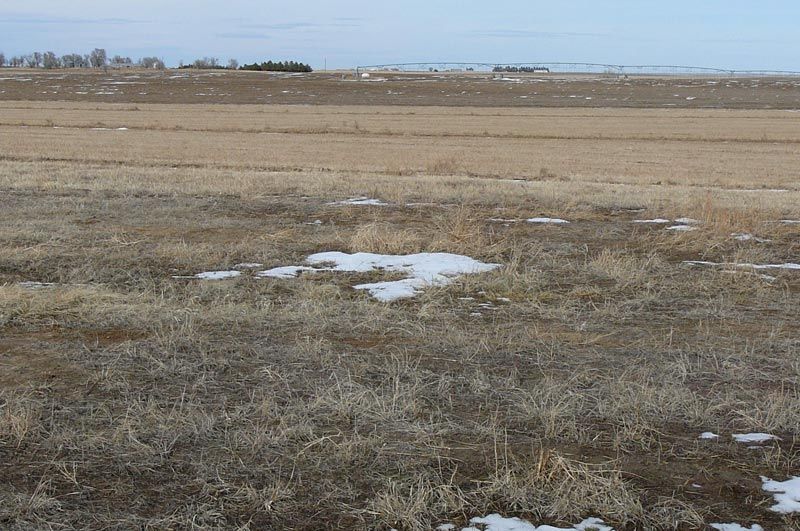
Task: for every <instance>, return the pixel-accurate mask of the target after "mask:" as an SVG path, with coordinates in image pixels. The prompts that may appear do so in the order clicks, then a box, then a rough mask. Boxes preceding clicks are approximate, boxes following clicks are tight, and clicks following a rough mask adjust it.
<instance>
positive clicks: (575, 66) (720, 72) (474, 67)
mask: <svg viewBox="0 0 800 531" xmlns="http://www.w3.org/2000/svg"><path fill="white" fill-rule="evenodd" d="M365 72H498V73H561V74H606V75H620V76H624V75H656V76H681V75H685V76H730V77H733V76H741V77H747V76H753V77H765V76H800V71H791V70H731V69H727V68H707V67H701V66H681V65H613V64H603V63H560V62H539V61H534V62H528V63H452V62H442V63H394V64H384V65H367V66H357V67H356V73H357V74H361V73H365Z"/></svg>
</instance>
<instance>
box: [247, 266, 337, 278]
mask: <svg viewBox="0 0 800 531" xmlns="http://www.w3.org/2000/svg"><path fill="white" fill-rule="evenodd" d="M303 271H313V272H317V271H323V270H322V269H317V268H315V267H307V266H284V267H275V268H272V269H269V270H267V271H259V272H258V273H256V276H257V277H260V278H295V277H296V276H297V275H299V274H300V273H302V272H303Z"/></svg>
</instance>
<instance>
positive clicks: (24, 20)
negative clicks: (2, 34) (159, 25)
mask: <svg viewBox="0 0 800 531" xmlns="http://www.w3.org/2000/svg"><path fill="white" fill-rule="evenodd" d="M146 22H150V21H149V20H137V19H132V18H113V17H112V18H71V17H43V16H40V15H12V16H6V17H0V24H98V25H121V24H144V23H146Z"/></svg>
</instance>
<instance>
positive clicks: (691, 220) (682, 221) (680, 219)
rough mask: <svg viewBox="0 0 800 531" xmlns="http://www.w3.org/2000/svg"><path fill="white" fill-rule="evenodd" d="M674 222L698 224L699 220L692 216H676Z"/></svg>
mask: <svg viewBox="0 0 800 531" xmlns="http://www.w3.org/2000/svg"><path fill="white" fill-rule="evenodd" d="M675 223H679V224H681V225H698V224H699V223H700V221H699V220H696V219H692V218H678V219H676V220H675Z"/></svg>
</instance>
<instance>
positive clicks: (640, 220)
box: [632, 218, 671, 224]
mask: <svg viewBox="0 0 800 531" xmlns="http://www.w3.org/2000/svg"><path fill="white" fill-rule="evenodd" d="M632 223H657V224H665V223H671V220H669V219H662V218H656V219H634V220H633V222H632Z"/></svg>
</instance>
